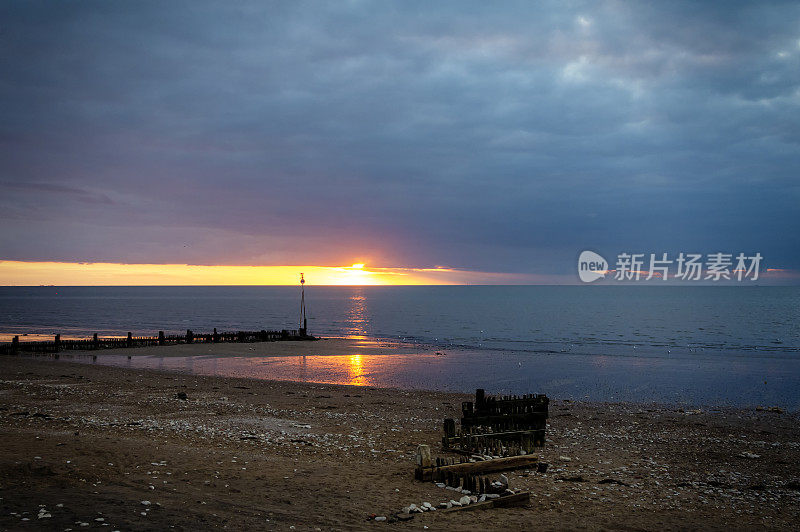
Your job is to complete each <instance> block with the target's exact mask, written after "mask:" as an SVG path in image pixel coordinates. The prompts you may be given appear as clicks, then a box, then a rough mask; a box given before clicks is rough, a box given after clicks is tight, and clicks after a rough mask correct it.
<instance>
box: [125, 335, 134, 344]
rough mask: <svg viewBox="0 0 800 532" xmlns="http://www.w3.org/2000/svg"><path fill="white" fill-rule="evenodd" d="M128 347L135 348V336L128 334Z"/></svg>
mask: <svg viewBox="0 0 800 532" xmlns="http://www.w3.org/2000/svg"><path fill="white" fill-rule="evenodd" d="M126 345H127V347H133V335H132V334H131V333H130V332H128V341H127V342H126Z"/></svg>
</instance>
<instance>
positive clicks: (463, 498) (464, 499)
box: [458, 495, 472, 506]
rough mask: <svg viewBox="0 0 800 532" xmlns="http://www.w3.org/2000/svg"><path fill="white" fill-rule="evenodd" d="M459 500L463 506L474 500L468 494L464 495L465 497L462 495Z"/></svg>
mask: <svg viewBox="0 0 800 532" xmlns="http://www.w3.org/2000/svg"><path fill="white" fill-rule="evenodd" d="M458 502H460V503H461V506H466V505H468V504H469V503H471V502H472V500H471V499H470V498H469V496H467V495H464V496H463V497H461V498H460V499H459V500H458Z"/></svg>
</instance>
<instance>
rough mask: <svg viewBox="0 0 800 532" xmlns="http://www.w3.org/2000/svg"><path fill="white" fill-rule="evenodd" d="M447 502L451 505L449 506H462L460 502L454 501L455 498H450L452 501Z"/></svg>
mask: <svg viewBox="0 0 800 532" xmlns="http://www.w3.org/2000/svg"><path fill="white" fill-rule="evenodd" d="M447 504H448V505H449V506H448V508H452V507H453V506H461V503H460V502H458V501H454V500H453V499H450V502H449V503H447Z"/></svg>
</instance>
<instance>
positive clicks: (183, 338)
mask: <svg viewBox="0 0 800 532" xmlns="http://www.w3.org/2000/svg"><path fill="white" fill-rule="evenodd" d="M313 338H314V337H313V336H308V335H307V334H305V330H304V329H300V330H296V329H295V330H287V329H283V330H280V331H267V330H263V329H262V330H260V331H237V332H217V329H216V328H215V329H214V332H212V333H201V334H197V333H194V332H193V331H192V330H191V329H187V330H186V334H177V335H175V334H173V335H166V334H164V331H158V336H133V334H132V333H130V332H129V333H128V336H127V338H119V337H116V338H100V337H99V336H98V335H97V333H95V334H94V335H93V336H92V338H84V339H78V340H63V339H62V338H61V335H60V334H56V335H55V336H54V338H53V340H52V341H50V340H46V341H35V342H20V341H19V336H15V337H14V338H13V340H12V341H11V343H10V344H0V354H16V353H20V352H24V353H58V352H60V351H67V350H80V351H91V350H97V349H116V348H124V347H144V346H151V345H175V344H193V343H220V342H272V341H278V340H311V339H313Z"/></svg>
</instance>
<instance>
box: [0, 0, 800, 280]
mask: <svg viewBox="0 0 800 532" xmlns="http://www.w3.org/2000/svg"><path fill="white" fill-rule="evenodd" d="M799 143H800V4H798V3H797V2H785V3H783V2H735V1H732V2H705V3H697V2H619V1H612V2H563V1H559V2H501V3H488V2H435V3H430V2H410V1H409V2H365V1H351V2H297V1H285V2H262V1H259V2H238V1H233V2H215V3H211V2H199V1H192V2H180V1H170V2H148V1H143V2H129V1H113V0H112V1H107V0H104V1H97V2H90V1H74V2H38V1H25V2H23V1H8V0H0V191H2V194H0V261H2V262H0V284H109V283H110V284H125V283H130V284H150V283H149V282H148V280H150V281H152V280H153V279H154V277H153V276H154V275H156V274H157V273H160V274H162V275H163V276H165V277H164V279H168V280H169V282H173V283H175V284H181V283H182V282H184V281H185V282H188V283H189V284H192V283H193V282H200V281H198V279H202V283H203V284H227V283H226V281H232V280H234V281H235V280H243V279H247V282H248V283H250V282H252V283H258V282H259V279H261V278H262V277H259V275H263V279H264V282H265V283H267V284H270V283H282V282H284V279H286V280H287V281H286V282H295V281H296V277H297V275H296V273H292V274H291V275H290V273H289V272H295V271H297V270H298V268H299V267H300V266H302V267H305V268H306V269H307V270H308V269H309V268H314V267H316V268H321V269H320V270H319V271H315V273H318V274H319V276H318V278H317V279H318V280H322V278H323V277H324V276H323V272H326V274H327V275H328V276H329V277H327V278H326V279H328V280H329V281H330V282H335V281H336V279H338V278H334V277H330V276H335V275H337V272H338V273H342V272H350V273H347V275H350V277H347V275H345V276H344V278H345V279H350V280H353V279H356V280H357V279H361V280H363V281H366V279H367V278H366V277H363V274H353V273H352V272H353V271H355V270H365V268H363V267H362V268H354V267H352V266H351V265H352V264H366V265H367V266H366V270H368V271H371V272H376V275H377V277H369V279H371V280H373V281H376V282H379V281H377V280H378V279H383V280H384V281H385V282H391V281H390V280H391V279H395V280H396V279H400V278H403V279H404V280H405V281H409V282H414V281H416V282H422V283H425V284H428V283H438V282H443V283H462V282H467V283H561V282H564V283H574V282H577V281H576V279H577V277H576V259H577V257H578V255H579V253H580V252H581V251H583V250H587V249H589V250H594V251H596V252H598V253H600V254H601V255H603V256H605V257H608V258H613V257H615V256H616V255H617V254H619V253H622V252H628V253H631V252H641V253H661V252H669V253H670V254H677V253H679V252H696V253H714V252H720V251H724V252H728V253H734V254H736V253H739V252H744V253H747V254H754V253H756V252H758V253H760V254H761V255H762V256H764V262H765V267H769V268H770V269H773V270H775V271H782V272H789V273H784V275H785V276H787V277H788V278H790V279H791V278H793V273H792V272H797V271H800V236H798V228H800V209H798V205H800V183H799V182H798V178H799V177H800V176H798V173H799V172H800V149H799V148H800V146H799ZM92 265H94V266H92ZM159 265H166V266H163V267H162V268H160V269H159V267H158V266H159ZM182 265H189V266H182ZM287 266H291V268H290V269H289V270H283V269H282V268H285V267H287ZM295 266H296V267H295ZM215 267H216V269H215ZM222 267H225V268H228V267H233V268H234V269H233V270H230V269H225V268H222ZM246 267H247V268H252V267H258V268H262V270H258V271H259V272H261V273H259V275H255V276H254V275H252V270H242V268H246ZM237 268H239V269H237ZM101 270H102V272H105V273H98V272H99V271H101ZM200 270H202V271H203V272H204V273H203V275H202V276H201V277H196V275H197V272H198V271H200ZM243 271H247V272H249V273H247V274H242V273H241V272H243ZM299 271H302V270H299ZM81 272H82V273H81ZM215 272H216V273H215ZM233 272H239V273H233ZM173 274H174V275H173ZM353 275H356V277H353ZM359 275H361V276H362V277H358V276H359ZM109 276H110V277H113V278H114V279H116V281H118V282H113V283H111V282H110V281H109V278H110V277H109ZM193 276H194V277H193ZM794 278H796V279H800V276H798V277H794ZM192 279H194V281H193V280H192ZM288 279H291V281H289V280H288ZM331 279H333V280H331ZM312 281H313V275H312V277H311V278H309V282H312ZM242 282H244V281H242ZM380 282H383V281H380ZM156 284H157V283H156ZM321 284H323V283H321Z"/></svg>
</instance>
